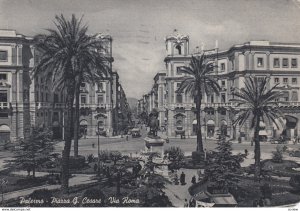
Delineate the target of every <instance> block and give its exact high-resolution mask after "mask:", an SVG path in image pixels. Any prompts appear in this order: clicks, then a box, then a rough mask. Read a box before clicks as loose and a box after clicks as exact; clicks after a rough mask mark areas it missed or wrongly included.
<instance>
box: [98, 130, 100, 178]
mask: <svg viewBox="0 0 300 211" xmlns="http://www.w3.org/2000/svg"><path fill="white" fill-rule="evenodd" d="M97 135H98V176H100V131H99V125H98V131H97Z"/></svg>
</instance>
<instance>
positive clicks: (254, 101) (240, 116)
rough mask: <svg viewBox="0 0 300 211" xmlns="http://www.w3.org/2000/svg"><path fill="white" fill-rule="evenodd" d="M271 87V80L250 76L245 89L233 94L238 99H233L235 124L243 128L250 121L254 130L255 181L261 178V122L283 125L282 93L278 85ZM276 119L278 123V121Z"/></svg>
mask: <svg viewBox="0 0 300 211" xmlns="http://www.w3.org/2000/svg"><path fill="white" fill-rule="evenodd" d="M268 87H269V79H267V77H265V78H263V79H262V80H261V81H259V80H258V78H256V77H252V76H250V77H249V78H247V80H246V81H245V88H242V89H236V91H235V92H233V96H236V97H237V99H233V100H232V101H233V102H235V103H236V104H235V107H236V108H239V109H238V110H237V118H236V119H235V120H234V122H233V124H239V125H240V126H243V125H244V124H245V122H246V121H247V120H250V122H251V124H250V128H251V129H253V128H254V138H253V139H254V143H255V147H254V154H255V156H254V158H255V174H254V176H255V179H258V178H259V176H260V171H261V165H260V142H259V130H260V124H259V123H260V122H261V121H269V122H270V123H274V124H275V125H276V126H277V127H279V125H278V123H280V124H282V120H281V118H280V117H281V116H282V111H281V109H280V107H279V104H278V102H277V101H276V100H278V99H279V98H280V97H281V95H282V93H281V92H278V91H276V90H275V89H276V87H277V85H275V86H273V87H271V88H270V89H268ZM276 119H277V120H278V121H276Z"/></svg>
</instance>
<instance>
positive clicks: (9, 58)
mask: <svg viewBox="0 0 300 211" xmlns="http://www.w3.org/2000/svg"><path fill="white" fill-rule="evenodd" d="M98 38H99V39H101V41H102V43H103V46H104V47H105V48H104V49H103V52H101V53H103V54H104V55H105V56H106V57H107V60H108V66H109V68H110V69H111V71H112V74H111V75H108V76H107V78H104V79H103V80H101V81H99V82H98V83H96V84H94V85H93V84H89V83H82V84H81V87H80V97H79V100H80V132H81V134H86V135H88V136H95V135H96V133H97V131H98V130H100V132H101V133H103V134H104V133H105V134H106V135H110V136H111V135H114V134H119V133H120V130H121V128H120V127H118V126H117V125H119V124H120V123H119V122H120V121H123V122H124V119H122V120H121V119H120V118H119V116H120V115H119V113H122V114H123V113H124V114H126V116H127V113H130V108H129V106H128V104H127V106H124V105H126V103H127V100H126V95H125V92H124V90H123V88H122V85H121V84H120V82H119V76H118V73H117V72H115V71H113V67H112V63H113V57H112V50H111V49H112V38H111V37H110V36H109V35H102V34H98ZM40 55H41V53H40V52H39V51H38V50H37V49H36V48H35V45H34V43H33V39H32V38H31V37H26V36H24V35H21V34H18V33H16V31H14V30H0V145H3V144H5V143H8V142H10V141H12V142H15V141H16V140H18V139H20V138H26V137H28V136H29V135H30V131H31V128H33V127H49V128H52V129H53V132H54V137H55V138H63V133H64V122H65V118H66V116H65V114H66V112H65V99H66V93H65V91H64V90H55V91H53V90H52V89H51V84H49V82H47V81H46V80H45V78H44V77H43V76H42V75H36V76H35V77H33V74H32V69H33V67H34V66H35V65H36V64H37V63H38V62H39V59H40ZM120 105H122V106H120ZM125 121H126V120H125Z"/></svg>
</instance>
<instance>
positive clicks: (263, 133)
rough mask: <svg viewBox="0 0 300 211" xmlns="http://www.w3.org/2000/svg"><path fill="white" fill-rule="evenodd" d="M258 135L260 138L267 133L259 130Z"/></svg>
mask: <svg viewBox="0 0 300 211" xmlns="http://www.w3.org/2000/svg"><path fill="white" fill-rule="evenodd" d="M258 135H260V136H267V135H268V133H267V131H265V130H260V131H259V132H258Z"/></svg>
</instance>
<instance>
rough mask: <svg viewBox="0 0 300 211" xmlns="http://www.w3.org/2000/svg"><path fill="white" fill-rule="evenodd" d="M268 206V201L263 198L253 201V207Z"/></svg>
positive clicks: (269, 203)
mask: <svg viewBox="0 0 300 211" xmlns="http://www.w3.org/2000/svg"><path fill="white" fill-rule="evenodd" d="M270 205H271V202H270V199H267V198H263V197H261V198H259V199H255V200H254V201H253V207H265V206H270Z"/></svg>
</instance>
